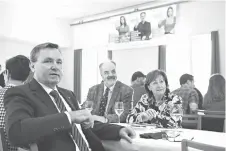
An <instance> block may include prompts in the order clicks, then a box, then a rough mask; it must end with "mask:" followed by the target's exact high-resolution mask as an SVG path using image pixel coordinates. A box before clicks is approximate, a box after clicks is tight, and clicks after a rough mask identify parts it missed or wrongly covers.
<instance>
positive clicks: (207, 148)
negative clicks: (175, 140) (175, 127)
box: [181, 139, 225, 151]
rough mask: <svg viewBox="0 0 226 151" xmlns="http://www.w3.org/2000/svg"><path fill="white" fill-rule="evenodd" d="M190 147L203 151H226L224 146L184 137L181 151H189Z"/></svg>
mask: <svg viewBox="0 0 226 151" xmlns="http://www.w3.org/2000/svg"><path fill="white" fill-rule="evenodd" d="M188 147H190V148H195V149H198V150H203V151H225V148H224V147H219V146H213V145H208V144H203V143H199V142H194V141H191V140H186V139H183V140H182V142H181V151H188Z"/></svg>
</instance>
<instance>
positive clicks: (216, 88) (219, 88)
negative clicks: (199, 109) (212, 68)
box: [202, 74, 225, 132]
mask: <svg viewBox="0 0 226 151" xmlns="http://www.w3.org/2000/svg"><path fill="white" fill-rule="evenodd" d="M203 108H204V109H205V110H207V111H224V112H225V78H224V77H223V76H222V75H220V74H213V75H212V76H211V77H210V79H209V86H208V90H207V93H206V94H205V96H204V103H203ZM224 120H225V119H221V118H210V117H203V118H202V130H209V131H217V132H223V129H224V126H225V125H224Z"/></svg>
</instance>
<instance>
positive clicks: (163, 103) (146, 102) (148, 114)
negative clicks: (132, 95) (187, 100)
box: [127, 70, 183, 128]
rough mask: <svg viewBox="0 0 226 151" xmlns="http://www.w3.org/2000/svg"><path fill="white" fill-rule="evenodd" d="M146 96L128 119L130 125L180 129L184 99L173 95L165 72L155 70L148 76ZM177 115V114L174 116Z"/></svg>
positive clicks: (143, 96)
mask: <svg viewBox="0 0 226 151" xmlns="http://www.w3.org/2000/svg"><path fill="white" fill-rule="evenodd" d="M145 90H146V94H144V95H142V97H141V99H140V100H139V101H138V103H137V105H136V106H135V107H134V109H133V110H132V112H131V114H129V115H128V117H127V122H128V123H142V122H145V123H149V124H152V123H154V124H157V125H158V126H160V127H171V128H172V127H174V128H175V127H180V126H181V121H182V112H181V111H182V110H183V109H182V99H181V98H180V97H179V96H177V95H175V94H171V93H170V90H169V84H168V79H167V76H166V74H165V72H163V71H161V70H154V71H151V72H149V73H148V74H147V77H146V81H145ZM174 113H177V114H174Z"/></svg>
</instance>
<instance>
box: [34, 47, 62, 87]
mask: <svg viewBox="0 0 226 151" xmlns="http://www.w3.org/2000/svg"><path fill="white" fill-rule="evenodd" d="M62 62H63V59H62V54H61V53H60V51H59V50H58V49H55V48H46V49H45V50H41V51H40V53H39V54H38V56H37V61H36V62H35V63H32V70H34V77H35V79H36V80H37V81H38V82H40V83H42V84H44V85H46V86H48V87H50V88H54V87H55V86H56V85H57V84H58V83H59V82H60V80H61V77H62V75H63V74H62Z"/></svg>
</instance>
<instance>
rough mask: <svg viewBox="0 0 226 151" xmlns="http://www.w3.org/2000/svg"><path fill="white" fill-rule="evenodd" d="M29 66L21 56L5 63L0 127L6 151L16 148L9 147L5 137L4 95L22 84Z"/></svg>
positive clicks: (0, 102) (0, 98) (0, 95)
mask: <svg viewBox="0 0 226 151" xmlns="http://www.w3.org/2000/svg"><path fill="white" fill-rule="evenodd" d="M29 64H30V61H29V59H28V58H27V57H25V56H23V55H18V56H15V57H13V58H11V59H9V60H7V61H6V70H5V72H4V77H5V81H7V82H6V83H7V84H6V86H5V87H4V88H3V89H1V90H0V127H1V128H3V130H4V134H5V136H4V137H5V140H6V143H7V147H8V151H17V148H16V147H13V146H11V145H10V143H9V141H8V137H7V135H6V130H5V122H4V117H5V113H6V112H5V108H4V103H3V99H4V94H5V92H6V90H8V89H9V88H12V87H14V86H18V85H22V84H23V82H24V81H25V80H26V79H27V77H28V75H29V73H30V67H29Z"/></svg>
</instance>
